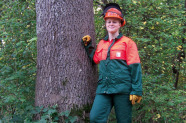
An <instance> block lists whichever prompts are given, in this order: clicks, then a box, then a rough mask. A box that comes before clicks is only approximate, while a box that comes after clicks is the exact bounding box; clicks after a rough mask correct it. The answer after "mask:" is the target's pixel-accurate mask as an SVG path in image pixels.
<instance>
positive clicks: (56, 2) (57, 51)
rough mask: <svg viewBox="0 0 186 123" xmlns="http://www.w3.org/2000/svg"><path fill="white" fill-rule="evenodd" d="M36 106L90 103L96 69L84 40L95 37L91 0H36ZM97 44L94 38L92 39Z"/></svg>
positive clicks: (68, 108)
mask: <svg viewBox="0 0 186 123" xmlns="http://www.w3.org/2000/svg"><path fill="white" fill-rule="evenodd" d="M36 14H37V15H36V16H37V37H38V42H37V53H38V54H37V82H36V92H35V93H36V96H35V105H36V106H46V107H47V106H52V105H55V104H58V106H59V111H60V112H61V111H65V110H70V109H72V108H73V107H76V108H80V107H82V106H84V105H86V104H91V103H92V102H93V99H94V96H95V89H96V83H97V69H96V66H93V65H92V64H91V63H90V61H89V59H88V56H87V54H86V52H85V50H84V47H83V46H82V44H81V38H82V37H83V36H84V35H87V34H89V35H90V36H91V37H92V38H93V39H95V29H94V14H93V1H92V0H37V1H36ZM93 45H95V42H93Z"/></svg>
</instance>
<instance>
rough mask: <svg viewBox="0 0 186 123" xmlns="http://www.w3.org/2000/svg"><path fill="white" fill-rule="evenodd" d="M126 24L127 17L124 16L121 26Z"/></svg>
mask: <svg viewBox="0 0 186 123" xmlns="http://www.w3.org/2000/svg"><path fill="white" fill-rule="evenodd" d="M125 24H126V21H125V17H123V21H122V23H121V27H123V26H125Z"/></svg>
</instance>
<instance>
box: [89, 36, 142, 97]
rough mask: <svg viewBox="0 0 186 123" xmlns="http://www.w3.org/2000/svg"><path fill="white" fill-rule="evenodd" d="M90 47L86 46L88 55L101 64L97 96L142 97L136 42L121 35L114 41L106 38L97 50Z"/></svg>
mask: <svg viewBox="0 0 186 123" xmlns="http://www.w3.org/2000/svg"><path fill="white" fill-rule="evenodd" d="M90 45H91V44H89V45H87V46H85V48H86V49H87V50H86V51H87V54H88V55H89V58H90V59H91V61H92V62H94V63H95V64H99V79H98V87H97V90H96V93H97V94H103V93H105V94H114V93H115V94H116V93H123V94H130V95H138V96H141V95H142V75H141V74H142V73H141V64H140V59H139V55H138V50H137V46H136V44H135V42H134V41H132V40H131V39H130V38H127V37H125V36H123V35H122V34H120V35H119V36H118V37H117V38H116V39H114V40H112V41H108V36H107V37H105V39H103V40H101V41H100V42H99V44H98V46H97V49H96V50H93V47H92V46H90ZM88 47H89V48H88ZM90 49H91V50H90Z"/></svg>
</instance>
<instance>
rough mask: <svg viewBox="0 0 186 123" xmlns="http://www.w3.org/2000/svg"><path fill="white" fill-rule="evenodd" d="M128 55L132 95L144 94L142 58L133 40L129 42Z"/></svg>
mask: <svg viewBox="0 0 186 123" xmlns="http://www.w3.org/2000/svg"><path fill="white" fill-rule="evenodd" d="M126 55H127V57H126V58H127V60H126V61H127V64H128V66H129V69H130V73H131V80H132V91H131V93H130V95H138V96H142V71H141V64H140V58H139V54H138V49H137V46H136V43H135V42H134V41H132V40H130V41H129V42H128V45H127V50H126Z"/></svg>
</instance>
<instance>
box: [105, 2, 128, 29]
mask: <svg viewBox="0 0 186 123" xmlns="http://www.w3.org/2000/svg"><path fill="white" fill-rule="evenodd" d="M102 15H103V17H104V19H105V20H106V18H118V19H120V20H121V26H124V25H125V23H126V22H125V19H124V17H123V15H122V13H121V9H120V6H119V5H118V4H116V3H109V4H107V5H106V6H105V8H104V9H103V13H102Z"/></svg>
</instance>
